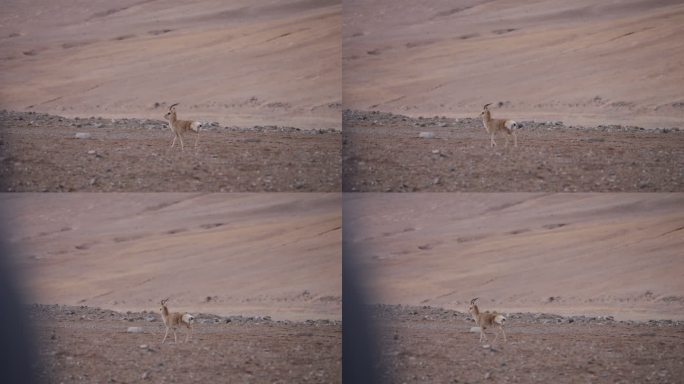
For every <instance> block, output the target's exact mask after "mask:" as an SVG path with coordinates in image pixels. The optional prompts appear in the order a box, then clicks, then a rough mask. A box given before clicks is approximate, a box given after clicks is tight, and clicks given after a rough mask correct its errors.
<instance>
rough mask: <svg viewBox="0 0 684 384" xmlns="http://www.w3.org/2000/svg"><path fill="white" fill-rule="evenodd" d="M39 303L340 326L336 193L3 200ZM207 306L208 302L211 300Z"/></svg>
mask: <svg viewBox="0 0 684 384" xmlns="http://www.w3.org/2000/svg"><path fill="white" fill-rule="evenodd" d="M0 206H1V207H2V208H3V210H2V212H3V216H4V219H3V221H4V224H5V226H4V229H7V228H10V229H11V232H10V234H9V244H10V245H12V246H13V248H14V250H15V252H14V254H15V255H16V257H17V258H18V265H19V266H20V267H21V269H23V273H24V275H23V280H24V281H25V284H26V286H27V287H28V288H29V289H30V294H31V296H32V299H33V300H35V301H37V302H40V303H59V304H71V305H89V306H100V307H104V308H111V309H115V310H157V308H158V302H159V300H160V299H162V298H163V297H171V300H170V301H169V305H170V306H171V308H172V309H174V308H175V309H178V310H188V311H195V312H204V313H216V314H223V315H238V314H243V315H259V316H265V315H270V316H272V317H273V318H274V319H283V318H285V319H295V320H302V319H317V318H328V319H340V317H341V313H340V308H341V289H342V288H341V264H340V260H341V248H340V242H341V231H340V225H341V217H340V197H339V194H308V193H298V194H228V195H227V194H176V193H168V194H167V193H161V194H144V193H141V194H129V193H119V194H88V193H86V194H80V193H69V194H30V193H23V194H5V195H2V196H0ZM207 297H211V300H210V301H209V302H207Z"/></svg>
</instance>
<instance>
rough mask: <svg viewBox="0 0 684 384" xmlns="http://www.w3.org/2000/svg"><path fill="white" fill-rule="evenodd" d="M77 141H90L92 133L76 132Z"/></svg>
mask: <svg viewBox="0 0 684 384" xmlns="http://www.w3.org/2000/svg"><path fill="white" fill-rule="evenodd" d="M76 138H77V139H90V133H88V132H76Z"/></svg>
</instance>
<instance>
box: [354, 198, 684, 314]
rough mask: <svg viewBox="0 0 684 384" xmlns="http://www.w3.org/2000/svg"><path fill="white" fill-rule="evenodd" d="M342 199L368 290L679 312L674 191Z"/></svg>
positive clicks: (492, 303)
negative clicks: (654, 192) (657, 192)
mask: <svg viewBox="0 0 684 384" xmlns="http://www.w3.org/2000/svg"><path fill="white" fill-rule="evenodd" d="M343 204H344V206H345V208H344V209H345V211H344V212H345V238H346V237H347V236H349V240H348V241H349V244H350V245H351V246H353V249H355V250H356V252H357V260H358V261H359V267H360V269H361V270H363V271H364V272H366V274H367V279H366V284H365V285H366V288H367V289H368V290H369V292H371V293H372V295H373V301H377V302H382V303H388V304H410V305H430V306H436V307H443V308H450V309H456V310H460V311H467V303H468V302H469V301H470V299H472V298H474V297H480V301H481V308H482V309H483V310H484V309H497V310H502V311H512V312H518V311H525V312H528V311H529V312H550V313H559V314H588V315H592V314H593V315H596V314H603V315H608V314H610V315H614V316H615V317H616V318H626V319H642V320H643V319H658V318H665V319H684V279H682V276H684V258H683V254H682V249H684V236H682V234H683V233H684V210H683V207H684V195H682V194H667V193H661V194H614V193H593V194H585V193H578V194H535V193H490V194H488V193H482V194H477V193H463V194H434V193H433V194H430V193H413V194H398V195H397V194H358V195H357V194H348V195H345V199H344V203H343ZM348 213H349V216H348V217H349V218H350V219H349V221H348V222H347V219H346V217H347V214H348ZM346 241H347V240H345V242H346Z"/></svg>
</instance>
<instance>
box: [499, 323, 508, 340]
mask: <svg viewBox="0 0 684 384" xmlns="http://www.w3.org/2000/svg"><path fill="white" fill-rule="evenodd" d="M499 328H501V333H503V337H504V343H505V342H506V331H504V328H503V325H500V326H499Z"/></svg>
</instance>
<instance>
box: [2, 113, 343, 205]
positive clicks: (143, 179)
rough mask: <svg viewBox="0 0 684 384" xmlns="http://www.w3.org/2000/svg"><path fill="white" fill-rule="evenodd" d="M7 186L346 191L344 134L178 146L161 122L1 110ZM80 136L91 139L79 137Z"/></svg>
mask: <svg viewBox="0 0 684 384" xmlns="http://www.w3.org/2000/svg"><path fill="white" fill-rule="evenodd" d="M0 119H1V120H2V123H1V124H2V130H0V160H1V161H0V179H1V180H2V181H1V182H0V190H1V191H4V192H7V191H13V192H28V191H32V192H43V191H50V192H61V191H69V192H71V191H84V192H95V191H98V192H99V191H113V192H135V191H140V192H166V191H175V192H193V191H202V192H224V191H225V192H234V191H239V192H262V191H278V192H280V191H319V192H331V191H339V190H340V184H341V179H340V133H339V132H338V131H332V130H313V131H311V130H300V129H297V128H290V127H253V128H249V129H244V128H222V127H219V126H218V125H212V126H208V127H207V129H205V130H203V131H202V132H201V133H200V138H199V144H198V148H197V150H196V151H195V150H194V148H193V146H194V142H195V134H194V133H193V132H191V133H190V134H187V135H186V137H185V144H186V147H185V151H181V150H180V148H178V144H179V143H176V147H175V148H173V149H171V148H170V146H171V143H172V140H173V134H172V133H171V131H170V129H169V128H168V126H167V125H166V123H165V122H163V121H158V120H141V119H125V120H115V121H112V120H110V119H97V118H90V119H67V118H62V117H59V116H53V115H45V114H37V113H17V112H3V113H2V114H0ZM76 133H88V134H90V138H86V139H77V138H76Z"/></svg>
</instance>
